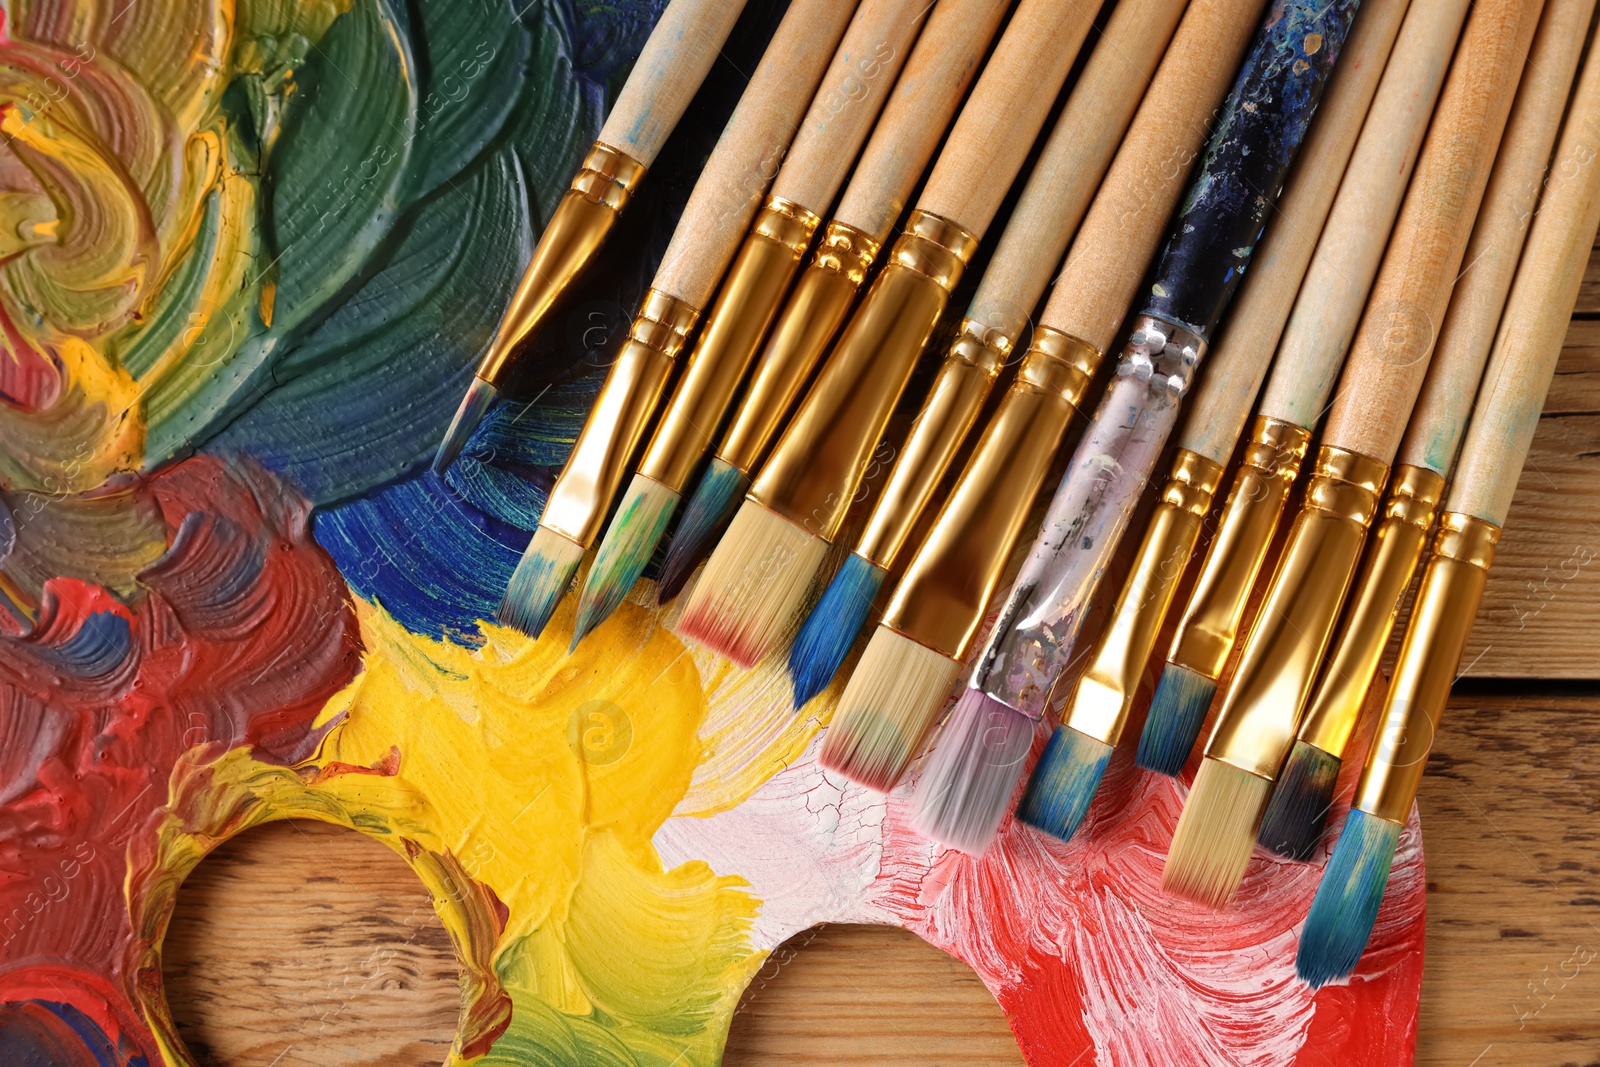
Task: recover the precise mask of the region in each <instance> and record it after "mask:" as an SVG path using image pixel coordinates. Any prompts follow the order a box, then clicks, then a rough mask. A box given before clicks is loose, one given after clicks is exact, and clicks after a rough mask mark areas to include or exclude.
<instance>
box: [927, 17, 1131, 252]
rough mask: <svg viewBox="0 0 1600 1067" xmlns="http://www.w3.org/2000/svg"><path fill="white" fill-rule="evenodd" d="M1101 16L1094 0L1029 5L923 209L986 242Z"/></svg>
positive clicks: (972, 103)
mask: <svg viewBox="0 0 1600 1067" xmlns="http://www.w3.org/2000/svg"><path fill="white" fill-rule="evenodd" d="M1098 10H1099V5H1098V4H1096V3H1094V2H1092V0H1022V3H1021V4H1020V5H1019V6H1018V7H1017V10H1016V13H1015V14H1013V15H1012V16H1011V22H1010V23H1009V24H1008V25H1007V26H1006V30H1005V33H1004V34H1003V35H1002V36H1001V38H1000V43H999V44H997V45H996V46H995V49H994V55H992V56H991V57H990V58H989V62H988V64H987V65H986V66H985V67H984V68H983V74H982V76H980V77H979V78H978V84H977V86H976V87H975V88H974V89H973V90H972V95H971V96H970V97H969V98H968V99H967V103H966V106H965V107H963V108H962V109H961V114H960V115H959V116H957V118H956V124H955V126H954V128H952V129H951V131H950V137H949V139H948V140H947V141H946V142H945V146H944V150H943V151H941V152H940V153H939V160H938V162H937V163H935V164H934V167H933V173H932V174H930V175H929V176H928V184H927V185H926V186H924V187H923V190H922V196H921V197H920V198H919V199H918V200H917V208H918V209H919V210H922V211H926V212H928V213H929V214H932V215H937V216H938V217H939V218H942V219H947V220H949V221H950V222H953V223H955V224H956V225H957V226H960V227H961V228H962V229H964V230H966V231H967V232H968V233H970V234H972V235H973V236H975V237H979V238H982V237H983V234H984V231H986V230H987V229H988V228H989V223H990V222H992V221H993V220H994V213H995V211H997V210H998V209H999V207H1000V201H1001V200H1002V199H1004V198H1005V195H1006V191H1007V190H1008V189H1010V187H1011V182H1012V181H1013V180H1014V179H1015V178H1016V176H1017V172H1018V171H1019V170H1021V169H1022V162H1023V160H1024V159H1026V158H1027V156H1028V151H1029V150H1030V149H1031V148H1032V147H1033V140H1034V138H1035V137H1036V136H1037V135H1038V133H1039V129H1040V127H1042V126H1043V125H1044V120H1045V116H1047V115H1049V114H1050V109H1051V107H1053V106H1054V105H1055V100H1056V94H1058V93H1059V92H1060V91H1061V85H1062V83H1063V82H1065V81H1066V79H1067V72H1068V71H1069V70H1071V69H1072V63H1073V60H1075V59H1076V58H1077V56H1078V48H1079V47H1080V46H1081V45H1082V44H1083V39H1084V37H1085V36H1087V35H1088V33H1089V26H1090V25H1091V24H1092V23H1093V21H1094V16H1095V13H1096V12H1097V11H1098Z"/></svg>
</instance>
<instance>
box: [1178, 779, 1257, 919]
mask: <svg viewBox="0 0 1600 1067" xmlns="http://www.w3.org/2000/svg"><path fill="white" fill-rule="evenodd" d="M1271 789H1272V783H1271V782H1270V781H1268V780H1267V779H1265V778H1262V777H1261V776H1259V775H1255V774H1251V773H1250V772H1249V771H1241V770H1240V769H1239V768H1237V767H1234V766H1232V765H1231V764H1227V763H1223V762H1222V761H1221V760H1216V759H1210V758H1207V759H1204V760H1201V761H1200V770H1199V773H1197V774H1196V775H1195V776H1194V786H1193V788H1191V789H1190V790H1189V799H1188V801H1187V802H1186V803H1185V804H1184V806H1183V814H1182V815H1181V816H1179V817H1178V828H1177V830H1176V831H1174V832H1173V835H1172V847H1171V848H1169V849H1168V850H1167V865H1166V867H1165V869H1163V870H1162V872H1161V888H1162V889H1164V890H1165V891H1167V892H1168V893H1173V894H1175V895H1177V896H1180V897H1184V898H1186V899H1188V900H1193V901H1195V902H1196V903H1199V904H1205V905H1207V906H1209V907H1212V908H1221V907H1222V906H1223V905H1225V904H1227V903H1228V901H1229V900H1230V899H1232V898H1233V893H1234V890H1236V889H1238V888H1239V881H1240V880H1241V879H1242V878H1243V877H1244V869H1245V866H1246V865H1247V864H1249V862H1250V853H1251V851H1252V850H1253V849H1254V848H1255V844H1256V827H1257V826H1259V825H1260V823H1261V809H1262V808H1264V807H1266V805H1267V793H1268V792H1269V791H1270V790H1271Z"/></svg>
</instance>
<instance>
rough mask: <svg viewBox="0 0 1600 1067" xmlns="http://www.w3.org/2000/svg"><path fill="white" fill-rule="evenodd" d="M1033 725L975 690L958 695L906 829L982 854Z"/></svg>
mask: <svg viewBox="0 0 1600 1067" xmlns="http://www.w3.org/2000/svg"><path fill="white" fill-rule="evenodd" d="M1034 726H1035V723H1034V720H1033V719H1032V718H1030V717H1029V716H1027V715H1025V714H1023V713H1022V712H1020V711H1017V710H1016V709H1014V708H1010V707H1007V706H1006V705H1005V704H1003V703H1001V702H1000V701H998V700H995V699H994V698H993V697H990V696H988V695H987V694H985V693H983V692H981V691H980V690H976V689H968V690H967V691H966V692H964V693H962V695H961V699H960V700H958V701H956V707H955V710H954V711H953V712H951V713H950V721H949V722H947V723H946V724H945V727H944V732H943V733H941V734H940V735H939V740H938V743H937V744H936V745H935V746H934V750H933V755H932V756H931V757H929V759H928V767H927V770H926V772H925V773H924V774H923V776H922V780H921V781H920V782H919V783H918V784H917V796H916V811H915V813H914V814H913V816H912V821H911V825H912V828H913V829H915V830H916V831H917V832H918V833H921V834H923V835H925V836H927V837H931V838H933V839H934V840H936V841H942V842H944V843H945V844H947V845H949V846H950V847H952V848H956V849H960V850H961V851H962V852H965V853H967V854H968V855H971V856H981V855H982V854H983V853H984V852H985V851H987V850H988V848H989V845H990V843H991V842H993V841H994V836H995V834H996V833H997V832H998V831H999V829H1000V823H1001V822H1002V821H1003V820H1004V819H1005V815H1006V810H1007V808H1008V807H1009V806H1010V804H1011V798H1012V797H1013V796H1014V795H1015V794H1016V791H1017V783H1018V780H1019V779H1021V777H1022V768H1023V766H1024V765H1025V764H1026V762H1027V759H1028V750H1029V749H1030V748H1032V747H1033V734H1034Z"/></svg>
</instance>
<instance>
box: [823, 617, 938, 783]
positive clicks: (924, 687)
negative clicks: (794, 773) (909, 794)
mask: <svg viewBox="0 0 1600 1067" xmlns="http://www.w3.org/2000/svg"><path fill="white" fill-rule="evenodd" d="M960 672H961V663H960V661H958V660H954V659H951V658H950V657H949V656H946V655H944V654H943V653H941V652H935V651H934V650H933V649H931V648H928V647H926V646H924V645H919V644H917V642H915V641H913V640H911V638H909V637H906V636H905V635H904V634H898V633H895V632H894V631H893V630H891V629H889V628H888V627H887V626H880V627H878V628H877V629H876V630H875V631H873V634H872V640H870V641H868V642H867V650H866V651H865V652H863V653H862V654H861V662H860V663H858V664H856V669H855V671H854V673H852V674H851V675H850V681H849V682H848V683H847V684H846V685H845V687H844V695H843V696H841V697H840V698H839V710H838V711H837V712H836V713H835V714H834V717H833V724H832V725H831V726H829V727H828V735H827V737H826V738H824V739H823V742H822V753H821V755H820V757H819V758H820V759H821V761H822V765H823V766H824V767H826V768H828V769H829V770H832V771H837V772H839V773H840V774H842V775H844V776H845V777H846V778H848V779H850V780H851V781H853V782H859V783H861V784H862V785H864V786H866V787H867V788H868V789H876V790H878V791H879V792H882V793H887V792H888V791H889V790H891V789H893V788H894V785H895V783H896V782H898V781H899V780H900V776H901V775H902V774H904V773H905V769H906V765H907V764H909V763H910V762H911V760H912V758H913V757H914V756H915V755H916V754H917V751H918V750H919V749H921V748H922V741H923V738H924V737H926V736H927V733H928V730H929V729H930V728H931V727H932V726H933V721H934V719H935V718H937V717H938V715H939V709H941V708H943V707H944V702H945V698H946V697H948V696H949V695H950V687H951V686H952V685H954V684H955V680H956V675H957V674H959V673H960Z"/></svg>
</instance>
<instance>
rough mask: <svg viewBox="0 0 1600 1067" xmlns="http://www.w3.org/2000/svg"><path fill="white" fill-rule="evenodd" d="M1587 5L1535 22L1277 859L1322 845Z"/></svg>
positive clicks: (1281, 821) (1277, 811)
mask: <svg viewBox="0 0 1600 1067" xmlns="http://www.w3.org/2000/svg"><path fill="white" fill-rule="evenodd" d="M1594 7H1595V0H1547V2H1546V5H1545V8H1544V13H1543V14H1542V15H1541V17H1540V21H1539V30H1538V32H1537V34H1536V35H1535V37H1534V42H1533V52H1532V53H1531V54H1530V55H1529V56H1528V62H1527V67H1526V70H1525V71H1524V73H1523V77H1522V84H1521V85H1520V86H1519V87H1518V89H1517V98H1516V102H1515V103H1514V104H1513V105H1512V110H1511V117H1510V119H1509V120H1508V121H1507V123H1506V132H1505V136H1504V137H1503V138H1502V139H1501V142H1500V151H1499V154H1498V155H1497V156H1496V158H1495V164H1494V170H1493V171H1492V172H1491V173H1490V176H1489V185H1488V187H1487V188H1486V190H1485V191H1484V196H1483V204H1482V206H1481V208H1480V209H1479V211H1478V219H1477V222H1476V223H1475V224H1474V226H1473V229H1472V239H1471V240H1470V241H1469V242H1468V244H1467V251H1466V255H1465V257H1464V259H1465V262H1466V263H1467V268H1466V270H1465V271H1464V272H1463V273H1462V276H1461V278H1460V280H1458V281H1457V282H1456V286H1455V291H1454V292H1453V293H1451V295H1450V308H1449V311H1448V312H1446V314H1445V319H1444V325H1443V326H1442V327H1441V329H1440V331H1439V341H1438V343H1437V345H1436V346H1435V347H1434V355H1433V359H1432V362H1431V363H1430V364H1429V366H1428V376H1427V378H1426V379H1424V381H1423V384H1422V392H1421V394H1420V395H1419V396H1418V398H1417V406H1416V410H1415V411H1414V412H1413V413H1412V415H1411V424H1410V425H1409V426H1408V427H1407V429H1406V436H1405V439H1404V440H1403V441H1402V442H1401V444H1400V452H1399V463H1398V465H1397V466H1396V468H1395V476H1394V478H1393V479H1392V483H1393V484H1392V485H1391V487H1390V489H1389V492H1388V498H1387V500H1386V501H1385V502H1384V506H1383V519H1382V521H1381V522H1380V523H1379V524H1378V527H1377V529H1376V530H1375V531H1374V533H1373V536H1372V541H1371V544H1369V545H1368V546H1367V553H1366V558H1365V560H1364V561H1363V563H1362V569H1361V573H1360V575H1359V576H1358V578H1357V579H1356V584H1355V589H1354V592H1353V594H1352V596H1351V598H1350V603H1349V604H1348V605H1347V607H1346V608H1345V614H1344V618H1343V620H1342V621H1341V622H1340V625H1339V630H1338V632H1337V633H1336V634H1335V636H1334V639H1333V645H1332V651H1331V652H1330V654H1329V656H1328V662H1327V663H1326V664H1325V665H1324V667H1323V669H1322V676H1321V678H1320V680H1319V681H1318V684H1317V687H1316V689H1315V690H1314V691H1313V694H1312V697H1311V701H1310V703H1309V704H1308V705H1307V707H1306V714H1305V718H1304V720H1303V721H1302V722H1301V723H1300V728H1299V730H1298V731H1297V732H1296V735H1295V743H1294V748H1293V749H1291V750H1290V752H1289V760H1288V762H1287V763H1286V764H1284V768H1283V773H1282V774H1281V775H1280V776H1279V778H1278V781H1277V783H1276V785H1274V786H1273V790H1272V799H1271V800H1270V801H1269V802H1268V804H1267V810H1266V814H1265V815H1264V816H1263V817H1262V820H1261V831H1260V833H1259V835H1258V837H1257V839H1258V840H1259V841H1260V842H1261V844H1263V845H1265V846H1266V847H1268V848H1270V849H1272V850H1273V851H1274V852H1276V853H1278V854H1279V855H1282V856H1288V857H1290V858H1292V859H1298V860H1306V859H1310V858H1311V856H1312V854H1313V853H1314V852H1315V850H1316V847H1317V843H1318V841H1319V840H1320V839H1321V836H1322V828H1323V823H1324V820H1325V819H1326V817H1327V812H1328V809H1329V807H1330V806H1331V805H1332V804H1333V788H1334V783H1335V782H1336V781H1337V779H1338V777H1339V766H1340V763H1341V762H1342V760H1343V758H1344V753H1345V749H1346V747H1347V746H1348V744H1349V742H1350V738H1351V734H1352V732H1353V731H1354V730H1355V727H1356V721H1357V719H1358V718H1359V717H1360V714H1361V706H1362V704H1363V702H1364V701H1365V700H1366V695H1367V687H1368V686H1369V685H1370V684H1371V683H1372V678H1373V676H1374V675H1375V674H1376V673H1377V670H1378V661H1379V659H1380V658H1381V657H1382V655H1383V650H1384V648H1385V646H1387V645H1388V643H1389V637H1390V634H1391V633H1392V632H1393V630H1394V623H1395V616H1396V615H1397V614H1398V613H1399V610H1400V600H1401V597H1402V596H1403V595H1404V594H1405V590H1406V588H1407V587H1408V586H1409V585H1410V584H1411V578H1412V575H1413V573H1414V572H1415V570H1416V566H1417V562H1418V560H1419V559H1420V558H1421V557H1422V552H1423V548H1424V547H1425V544H1426V538H1427V533H1428V528H1429V527H1430V526H1431V525H1432V522H1433V516H1434V510H1435V507H1436V505H1437V504H1438V502H1439V496H1440V494H1441V493H1442V491H1443V490H1444V485H1445V479H1446V478H1447V477H1449V474H1450V468H1451V466H1452V465H1453V464H1454V462H1455V455H1456V449H1457V447H1458V446H1459V445H1460V443H1461V436H1462V434H1463V433H1464V432H1465V430H1466V424H1467V415H1468V409H1469V407H1470V406H1471V404H1472V399H1473V397H1474V396H1476V395H1477V392H1478V379H1479V378H1480V377H1481V376H1482V374H1483V367H1484V363H1485V361H1486V360H1487V359H1488V358H1489V348H1490V346H1491V345H1492V344H1493V343H1494V335H1495V328H1496V326H1497V325H1498V324H1499V322H1500V314H1501V311H1502V309H1503V308H1504V306H1505V301H1506V294H1507V293H1508V292H1509V291H1510V289H1511V278H1512V275H1513V274H1514V272H1515V271H1516V266H1517V259H1518V257H1519V256H1520V255H1521V254H1522V244H1523V239H1524V238H1525V237H1526V236H1527V232H1528V227H1527V222H1528V219H1529V217H1530V216H1531V215H1532V213H1533V209H1534V206H1535V203H1534V201H1535V200H1536V198H1537V193H1536V190H1537V189H1538V188H1539V187H1540V186H1541V185H1542V184H1543V181H1544V172H1545V165H1546V163H1547V162H1548V161H1549V159H1550V150H1551V149H1552V148H1553V147H1554V145H1555V140H1556V133H1557V130H1558V128H1559V127H1560V124H1561V115H1562V111H1563V110H1564V108H1565V105H1566V102H1567V97H1568V95H1569V94H1570V92H1571V90H1572V80H1573V76H1574V75H1575V74H1576V72H1577V69H1578V57H1579V55H1580V53H1581V51H1582V48H1583V42H1584V38H1585V35H1586V31H1587V30H1588V27H1589V21H1590V18H1591V17H1592V16H1593V14H1594Z"/></svg>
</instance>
